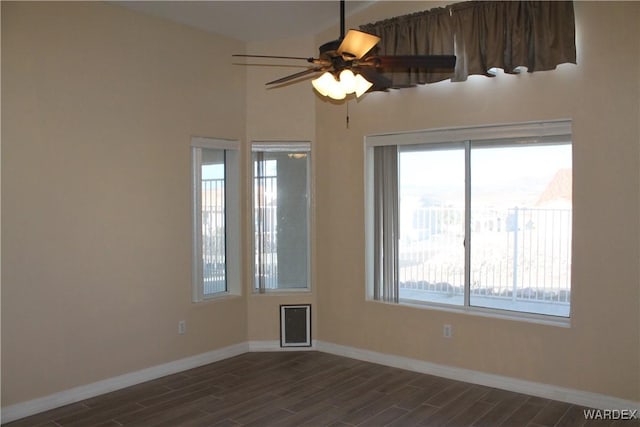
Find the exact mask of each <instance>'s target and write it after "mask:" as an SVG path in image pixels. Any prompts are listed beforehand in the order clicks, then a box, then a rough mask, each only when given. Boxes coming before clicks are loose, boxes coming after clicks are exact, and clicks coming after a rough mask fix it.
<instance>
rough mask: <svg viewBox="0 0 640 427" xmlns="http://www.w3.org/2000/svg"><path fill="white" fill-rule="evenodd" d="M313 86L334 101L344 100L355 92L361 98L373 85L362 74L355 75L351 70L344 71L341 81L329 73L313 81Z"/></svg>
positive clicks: (341, 74) (341, 73)
mask: <svg viewBox="0 0 640 427" xmlns="http://www.w3.org/2000/svg"><path fill="white" fill-rule="evenodd" d="M311 84H312V85H313V87H314V88H315V90H317V91H318V93H320V94H321V95H322V96H328V97H329V98H333V99H344V98H345V97H346V96H347V94H349V93H354V92H355V94H356V96H357V97H360V96H361V95H362V94H363V93H365V92H366V91H367V90H369V88H370V87H371V86H372V85H373V84H372V83H371V82H369V81H368V80H367V79H365V78H364V77H362V75H361V74H353V71H351V70H342V71H341V72H340V80H339V81H338V80H336V78H335V76H334V75H333V74H332V73H330V72H328V71H327V72H325V73H324V74H322V75H321V76H320V77H318V78H317V79H314V80H311Z"/></svg>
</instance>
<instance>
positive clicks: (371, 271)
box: [364, 119, 573, 327]
mask: <svg viewBox="0 0 640 427" xmlns="http://www.w3.org/2000/svg"><path fill="white" fill-rule="evenodd" d="M572 135H573V133H572V121H571V120H570V119H560V120H551V121H535V122H522V123H512V124H497V125H483V126H465V127H453V128H437V129H426V130H418V131H409V132H397V133H385V134H376V135H368V136H365V137H364V161H365V168H364V183H365V209H364V212H365V218H364V226H365V284H366V285H365V299H366V300H367V301H371V302H375V303H381V304H400V305H405V306H410V307H418V308H426V309H435V310H442V311H448V312H456V313H466V314H471V315H478V316H485V317H493V318H502V319H510V320H524V321H529V322H533V323H541V324H549V325H554V326H561V327H569V326H570V325H571V319H572V312H573V298H572V296H573V294H572V295H571V299H570V300H569V315H568V317H563V316H555V315H549V314H537V313H527V312H520V311H510V310H505V309H498V308H485V307H477V306H472V305H470V297H471V295H470V292H469V286H470V285H469V277H468V276H469V274H470V269H469V268H468V267H469V266H468V265H467V264H468V263H469V262H470V251H471V245H465V294H464V304H463V305H462V306H458V305H449V304H442V303H437V302H427V301H417V300H406V299H399V300H398V302H397V303H396V302H386V301H382V300H379V299H375V298H374V280H375V266H374V257H375V248H374V240H375V233H374V227H375V223H374V206H375V204H374V200H375V190H374V173H375V171H374V148H375V147H380V146H388V145H395V146H397V147H398V149H399V150H398V151H400V148H402V149H403V151H404V150H410V149H413V148H415V149H416V150H419V149H420V147H422V148H424V147H429V148H430V149H437V146H438V145H441V146H448V147H454V146H456V145H457V146H464V147H465V174H466V175H467V176H470V167H471V164H470V161H469V160H470V158H469V156H470V153H471V147H472V146H476V147H478V146H496V147H497V146H500V145H508V146H517V145H528V144H536V145H538V144H545V143H548V144H553V143H566V141H567V139H568V140H569V141H571V144H572V145H573V137H572ZM469 188H470V187H469V185H465V217H466V218H470V211H471V203H470V202H471V194H470V191H469ZM470 228H471V224H470V221H468V220H467V219H465V235H466V236H470V234H471V230H470ZM572 228H573V221H572ZM571 246H572V247H573V239H572V242H571ZM571 269H572V270H573V263H572V266H571ZM571 282H572V288H573V274H572V275H571Z"/></svg>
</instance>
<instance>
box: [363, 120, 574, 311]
mask: <svg viewBox="0 0 640 427" xmlns="http://www.w3.org/2000/svg"><path fill="white" fill-rule="evenodd" d="M367 153H368V157H369V161H368V179H367V185H368V202H367V203H368V204H369V206H368V207H369V211H370V212H372V213H371V214H370V215H369V217H368V222H367V224H368V226H367V239H368V243H367V248H368V252H369V254H368V257H367V258H368V260H367V261H368V276H369V280H368V282H369V285H368V286H369V295H370V297H371V298H372V299H377V300H382V301H388V302H397V303H412V304H427V305H431V306H442V307H459V308H462V309H465V310H477V311H484V312H496V311H500V312H502V313H504V312H505V311H509V312H514V313H529V314H532V315H534V316H537V315H546V316H558V317H569V315H570V300H571V299H570V297H571V229H572V226H571V224H572V198H571V189H572V166H571V165H572V154H571V131H570V123H569V122H564V121H563V122H546V123H531V124H518V125H509V126H494V127H483V128H475V129H472V128H464V129H452V130H438V131H424V132H418V133H413V134H398V135H384V136H376V137H370V138H367Z"/></svg>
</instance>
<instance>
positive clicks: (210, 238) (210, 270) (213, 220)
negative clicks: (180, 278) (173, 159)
mask: <svg viewBox="0 0 640 427" xmlns="http://www.w3.org/2000/svg"><path fill="white" fill-rule="evenodd" d="M200 170H201V176H202V181H201V191H202V193H201V209H202V212H201V214H202V270H203V271H202V278H203V281H204V284H203V285H204V290H203V294H204V295H205V296H207V295H211V294H215V293H218V292H226V291H227V279H226V276H227V273H226V227H225V150H220V149H202V165H201V169H200Z"/></svg>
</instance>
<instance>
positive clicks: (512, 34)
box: [360, 1, 576, 87]
mask: <svg viewBox="0 0 640 427" xmlns="http://www.w3.org/2000/svg"><path fill="white" fill-rule="evenodd" d="M360 29H361V30H362V31H365V32H367V33H371V34H375V35H377V36H380V37H381V38H382V41H381V42H380V43H379V45H378V52H377V53H378V54H379V55H456V57H457V63H456V69H455V71H454V72H449V73H442V72H429V71H427V70H421V69H408V70H394V72H389V73H387V72H385V76H387V77H388V78H390V79H391V80H392V82H393V87H407V86H412V85H415V84H423V83H432V82H437V81H441V80H446V79H451V80H452V81H464V80H466V79H467V77H468V76H470V75H473V74H481V75H487V76H490V75H491V73H490V72H489V70H490V69H491V68H494V67H495V68H502V69H503V70H504V71H505V72H506V73H514V72H517V67H527V70H528V71H529V72H534V71H543V70H552V69H554V68H555V67H556V66H557V65H559V64H562V63H566V62H569V63H573V64H575V63H576V47H575V17H574V12H573V2H571V1H468V2H463V3H456V4H452V5H449V6H447V7H440V8H435V9H431V10H427V11H424V12H418V13H413V14H410V15H405V16H399V17H395V18H390V19H386V20H384V21H379V22H376V23H373V24H366V25H362V26H361V27H360Z"/></svg>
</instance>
